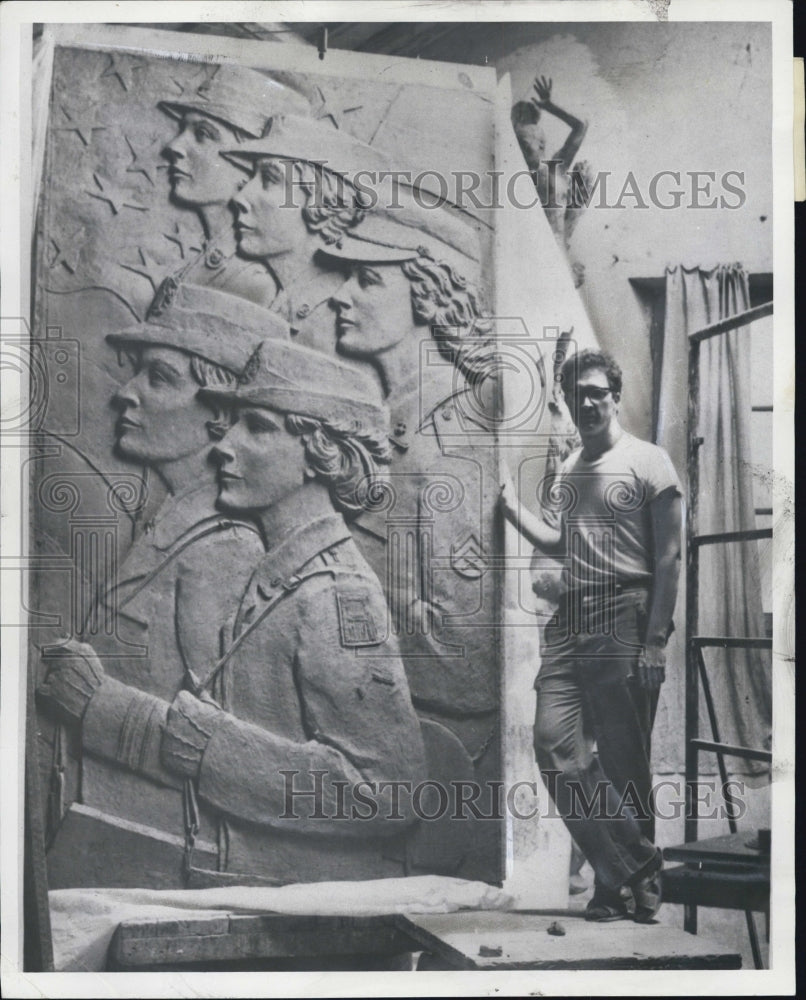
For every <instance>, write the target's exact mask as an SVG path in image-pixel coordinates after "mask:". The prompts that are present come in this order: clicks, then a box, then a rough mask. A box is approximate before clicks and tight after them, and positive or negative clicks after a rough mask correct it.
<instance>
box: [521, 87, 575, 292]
mask: <svg viewBox="0 0 806 1000" xmlns="http://www.w3.org/2000/svg"><path fill="white" fill-rule="evenodd" d="M551 88H552V81H551V78H550V77H549V78H547V77H545V76H539V77H535V81H534V87H533V89H534V91H535V96H533V97H531V98H530V99H529V100H528V101H517V102H516V103H515V104H514V105H513V106H512V125H513V127H514V129H515V135H516V136H517V137H518V143H519V145H520V147H521V152H522V153H523V155H524V157H525V159H526V163H527V165H528V167H529V170H530V171H531V172H532V179H533V180H534V182H535V187H536V188H537V195H538V197H539V199H540V203H541V204H542V206H543V210H544V211H545V213H546V218H547V219H548V221H549V225H550V226H551V228H552V231H553V232H554V235H555V237H556V239H557V242H558V243H559V244H560V246H561V247H562V248H563V249H564V250H565V251H566V253H568V252H569V249H570V240H571V235H572V234H573V232H574V229H575V228H576V225H577V223H578V222H579V218H580V215H581V214H582V212H583V211H584V210H585V208H586V207H587V204H588V201H589V197H590V194H589V192H590V188H591V185H592V176H591V174H592V171H591V166H590V164H589V163H588V161H587V160H579V161H578V162H576V163H574V158H575V157H576V155H577V153H578V152H579V147H580V146H581V145H582V141H583V139H584V138H585V134H586V132H587V130H588V123H587V121H584V120H583V119H581V118H577V117H576V116H575V115H572V114H570V113H569V112H568V111H565V110H564V109H563V108H561V107H559V106H558V105H557V104H555V103H554V102H553V101H552V99H551ZM542 111H546V112H548V113H549V114H550V115H553V116H554V117H555V118H558V119H559V120H560V121H562V122H564V123H565V124H566V125H568V126H569V127H570V129H571V131H570V132H569V134H568V137H567V138H566V140H565V142H564V143H563V144H562V146H561V147H560V148H559V149H558V150H557V151H556V152H555V153H554V154H553V155H552V156H551V157H549V158H548V159H547V158H546V136H545V133H544V131H543V127H542V125H541V124H540V118H541V112H542ZM571 268H572V270H573V272H574V284H575V285H576V287H577V288H579V286H580V285H581V284H582V283H583V281H584V275H585V268H584V265H583V264H581V263H580V262H579V261H572V262H571Z"/></svg>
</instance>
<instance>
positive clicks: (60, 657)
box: [37, 639, 104, 722]
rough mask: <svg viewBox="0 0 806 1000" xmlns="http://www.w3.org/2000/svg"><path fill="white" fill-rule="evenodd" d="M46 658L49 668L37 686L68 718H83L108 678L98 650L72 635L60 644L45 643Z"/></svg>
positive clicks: (79, 720)
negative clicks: (96, 693)
mask: <svg viewBox="0 0 806 1000" xmlns="http://www.w3.org/2000/svg"><path fill="white" fill-rule="evenodd" d="M42 658H43V660H44V661H45V662H46V663H47V664H48V672H47V675H46V677H45V680H44V682H43V683H42V684H40V685H39V688H38V689H37V694H38V696H39V697H40V698H42V699H43V700H44V701H45V702H46V703H49V704H50V705H52V706H53V707H54V708H56V710H57V711H58V712H59V713H60V714H61V715H62V716H64V717H66V719H67V721H69V722H81V720H82V718H83V717H84V713H85V711H86V710H87V705H89V703H90V699H91V698H92V696H93V695H94V694H95V692H96V691H97V690H98V688H99V687H100V686H101V682H102V681H103V679H104V668H103V667H102V666H101V663H100V660H99V659H98V657H97V655H96V653H95V650H94V649H93V648H92V646H90V645H88V644H87V643H86V642H79V641H78V640H77V639H68V640H67V642H65V643H63V644H62V645H60V646H45V647H44V648H43V650H42Z"/></svg>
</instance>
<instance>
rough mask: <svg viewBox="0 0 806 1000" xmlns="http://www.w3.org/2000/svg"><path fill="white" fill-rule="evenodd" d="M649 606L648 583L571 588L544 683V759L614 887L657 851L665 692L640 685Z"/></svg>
mask: <svg viewBox="0 0 806 1000" xmlns="http://www.w3.org/2000/svg"><path fill="white" fill-rule="evenodd" d="M646 608H647V591H646V590H644V589H631V590H628V591H624V592H622V593H619V594H617V595H615V596H610V597H608V598H605V597H603V596H593V597H587V598H584V599H583V598H582V597H581V595H579V594H571V595H569V599H568V600H567V601H565V602H564V606H561V609H560V612H559V614H558V619H557V623H556V624H555V625H549V626H547V627H546V630H545V635H544V642H543V663H542V666H541V669H540V673H539V674H538V678H537V681H536V682H535V687H536V689H537V716H536V719H535V754H536V757H537V763H538V766H539V767H540V770H541V772H542V774H543V779H544V781H545V783H546V786H547V788H548V790H549V793H550V794H551V796H552V798H553V799H554V802H555V805H556V807H557V810H558V812H559V813H560V815H561V816H562V817H563V819H564V820H565V823H566V826H567V827H568V830H569V831H570V833H571V835H572V836H573V838H574V840H575V841H576V842H577V844H578V845H579V846H580V848H581V849H582V851H583V853H584V854H585V857H586V858H587V859H588V861H589V862H590V864H591V866H592V867H593V870H594V872H595V873H596V881H597V883H598V884H601V885H604V886H605V887H607V888H610V889H616V888H618V887H619V886H621V885H623V884H624V883H625V882H626V881H627V880H628V879H629V878H630V876H632V875H634V874H635V873H636V872H638V871H639V869H641V868H642V867H643V866H644V865H646V864H647V863H648V862H649V861H651V860H652V859H653V857H654V856H655V854H656V853H657V852H656V848H655V847H654V845H653V840H654V828H655V824H654V815H653V812H652V802H651V782H652V773H651V768H650V740H651V734H652V724H653V722H654V720H655V710H656V708H657V703H658V692H657V691H646V690H644V689H643V688H641V687H639V686H638V684H637V680H636V669H635V668H636V664H637V659H638V654H639V652H640V649H641V642H642V639H643V636H644V634H645V628H646ZM594 743H595V744H596V746H597V748H598V756H597V755H596V754H594V752H593V746H594Z"/></svg>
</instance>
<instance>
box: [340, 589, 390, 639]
mask: <svg viewBox="0 0 806 1000" xmlns="http://www.w3.org/2000/svg"><path fill="white" fill-rule="evenodd" d="M336 608H337V609H338V612H339V632H340V634H341V644H342V646H376V645H377V644H378V643H379V642H380V639H379V638H378V632H379V629H378V624H377V622H376V621H375V617H374V615H373V613H372V608H371V606H370V594H369V592H368V591H367V590H362V589H347V588H342V587H339V588H337V589H336Z"/></svg>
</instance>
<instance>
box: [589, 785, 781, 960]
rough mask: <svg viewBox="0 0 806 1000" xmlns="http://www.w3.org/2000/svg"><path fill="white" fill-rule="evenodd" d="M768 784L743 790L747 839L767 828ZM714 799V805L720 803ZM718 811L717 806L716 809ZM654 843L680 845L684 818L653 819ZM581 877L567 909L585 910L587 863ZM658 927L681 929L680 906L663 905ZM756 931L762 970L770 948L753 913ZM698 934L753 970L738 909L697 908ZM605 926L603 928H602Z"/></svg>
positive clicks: (724, 828) (723, 826)
mask: <svg viewBox="0 0 806 1000" xmlns="http://www.w3.org/2000/svg"><path fill="white" fill-rule="evenodd" d="M659 780H663V781H669V780H671V781H674V782H682V776H681V775H663V776H662V779H661V776H656V784H657V782H658V781H659ZM769 791H770V789H769V785H767V784H764V785H762V786H761V787H759V788H750V787H745V789H744V793H743V796H742V802H743V804H744V806H745V807H746V813H745V815H744V816H742V817H741V818H740V819H739V820H738V821H737V826H738V828H739V829H740V830H746V831H747V835H748V837H750V836H752V834H753V833H754V831H755V830H756V829H757V828H758V827H760V826H766V827H769V826H770V796H769ZM720 801H721V800H719V799H718V798H715V804H717V803H718V802H720ZM661 811H662V812H664V813H665V814H666V815H667V816H668V815H670V813H671V812H672V811H673V810H672V809H671V808H670V807H668V803H667V804H666V805H664V806H663V808H662V809H661ZM717 811H718V807H717ZM729 832H730V830H729V826H728V823H727V820H726V819H713V820H709V821H704V822H701V823H700V827H699V836H700V837H701V838H705V837H718V836H721V835H722V834H725V833H729ZM655 840H656V843H657V844H658V846H659V847H671V846H672V845H674V844H681V843H683V819H682V817H675V818H668V819H662V818H658V819H657V820H656V833H655ZM580 875H581V877H582V878H583V879H584V880H585V882H586V883H587V886H588V888H587V889H586V891H585V892H584V893H579V894H576V895H569V907H570V908H571V909H573V910H580V909H584V908H585V906H586V905H587V903H588V900H589V899H590V898H591V895H592V894H593V870H592V869H591V867H590V865H588V864H587V863H586V864H585V865H584V866H583V868H582V870H581V872H580ZM657 919H658V925H659V927H660V926H669V927H677V928H682V927H683V907H682V906H673V905H671V904H666V905H665V906H661V909H660V911H659V913H658V918H657ZM754 919H755V923H756V931H757V934H758V938H759V942H760V944H761V953H762V958H763V960H764V966H765V968H767V967H768V965H769V945H768V943H767V940H766V936H767V935H766V926H765V918H764V915H763V914H761V913H756V914H754ZM697 921H698V933H699V934H701V935H702V936H703V937H707V938H709V939H710V940H712V941H714V942H715V943H717V944H720V945H723V946H724V947H725V948H728V949H730V950H732V951H738V952H739V953H740V954H741V956H742V968H743V969H752V968H753V956H752V952H751V950H750V940H749V937H748V934H747V923H746V919H745V915H744V913H743V912H742V911H739V910H720V909H715V908H711V907H700V908H699V909H698V911H697ZM605 926H606V925H605Z"/></svg>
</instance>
